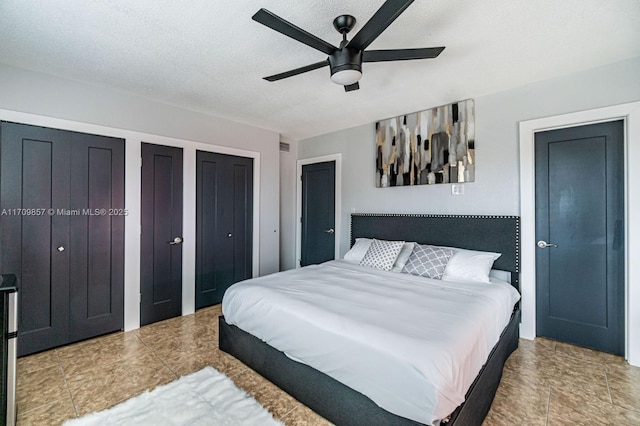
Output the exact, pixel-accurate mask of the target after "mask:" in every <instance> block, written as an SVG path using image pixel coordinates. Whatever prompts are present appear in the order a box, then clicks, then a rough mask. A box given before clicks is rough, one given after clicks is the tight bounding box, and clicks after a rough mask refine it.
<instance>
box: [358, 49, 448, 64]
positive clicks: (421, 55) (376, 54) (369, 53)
mask: <svg viewBox="0 0 640 426" xmlns="http://www.w3.org/2000/svg"><path fill="white" fill-rule="evenodd" d="M443 50H444V47H427V48H423V49H391V50H365V51H364V52H362V62H385V61H409V60H412V59H432V58H436V57H437V56H438V55H440V53H441V52H442V51H443Z"/></svg>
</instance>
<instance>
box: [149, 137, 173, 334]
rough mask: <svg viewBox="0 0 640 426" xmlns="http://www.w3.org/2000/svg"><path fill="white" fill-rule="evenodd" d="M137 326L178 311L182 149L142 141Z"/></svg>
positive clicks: (169, 315) (167, 316) (170, 315)
mask: <svg viewBox="0 0 640 426" xmlns="http://www.w3.org/2000/svg"><path fill="white" fill-rule="evenodd" d="M141 199H142V234H141V236H140V248H141V252H140V253H141V255H140V325H145V324H150V323H153V322H157V321H162V320H164V319H167V318H173V317H176V316H178V315H180V314H181V313H182V149H181V148H174V147H170V146H161V145H154V144H149V143H143V144H142V198H141Z"/></svg>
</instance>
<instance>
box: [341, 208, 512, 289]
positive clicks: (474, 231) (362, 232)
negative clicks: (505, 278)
mask: <svg viewBox="0 0 640 426" xmlns="http://www.w3.org/2000/svg"><path fill="white" fill-rule="evenodd" d="M356 238H376V239H379V240H404V241H415V242H417V243H421V244H432V245H440V246H449V247H460V248H465V249H470V250H481V251H491V252H496V253H502V256H500V258H498V260H496V262H495V263H494V265H493V267H494V269H500V270H503V271H508V272H511V284H512V285H513V286H514V287H515V288H516V289H517V290H520V218H519V217H518V216H473V215H469V216H466V215H460V216H457V215H421V214H370V213H354V214H352V215H351V245H352V246H353V244H354V242H355V239H356Z"/></svg>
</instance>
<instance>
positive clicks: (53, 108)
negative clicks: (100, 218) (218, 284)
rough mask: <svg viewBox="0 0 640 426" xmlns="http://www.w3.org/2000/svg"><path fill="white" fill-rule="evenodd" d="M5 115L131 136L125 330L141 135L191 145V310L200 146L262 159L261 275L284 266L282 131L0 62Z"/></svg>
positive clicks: (136, 250)
mask: <svg viewBox="0 0 640 426" xmlns="http://www.w3.org/2000/svg"><path fill="white" fill-rule="evenodd" d="M0 120H7V121H17V122H22V123H26V124H34V125H41V126H46V127H57V128H61V129H66V130H73V131H81V132H89V133H98V134H104V135H107V136H114V137H120V138H124V139H126V165H125V167H126V171H125V180H126V188H125V206H126V208H127V209H128V210H129V216H128V217H127V218H126V221H125V252H126V253H125V254H126V260H125V329H127V330H129V329H132V328H137V327H138V326H139V317H140V315H139V304H138V293H139V288H140V238H139V224H140V163H139V157H140V147H141V142H150V143H157V144H163V145H171V146H178V147H181V148H183V151H184V179H185V182H184V217H185V219H184V237H185V238H184V240H185V243H184V245H183V314H187V313H190V312H193V310H194V285H195V271H194V268H195V152H196V150H209V151H216V152H223V153H228V154H234V155H243V156H249V157H252V158H254V162H255V163H256V165H257V168H256V172H257V173H256V177H255V179H254V189H255V191H256V193H255V195H254V203H255V204H256V205H257V206H258V207H257V208H256V209H257V211H256V213H257V214H256V215H254V227H255V229H256V231H257V238H256V239H255V241H254V253H255V255H256V256H255V258H254V274H257V273H259V274H260V275H264V274H268V273H272V272H276V271H278V270H279V255H278V254H279V235H278V234H279V220H280V214H279V211H280V208H279V178H280V176H279V163H280V161H279V148H278V144H279V135H278V133H276V132H273V131H269V130H264V129H259V128H256V127H252V126H249V125H247V124H241V123H236V122H233V121H231V120H227V119H224V118H220V117H214V116H210V115H206V114H202V113H198V112H193V111H188V110H185V109H181V108H178V107H174V106H170V105H165V104H160V103H157V102H153V101H150V100H147V99H144V98H140V97H137V96H134V95H131V94H128V93H125V92H119V91H116V90H112V89H107V88H103V87H98V86H91V85H87V84H82V83H78V82H74V81H70V80H65V79H62V78H57V77H53V76H49V75H45V74H40V73H35V72H31V71H26V70H22V69H18V68H13V67H8V66H5V65H0Z"/></svg>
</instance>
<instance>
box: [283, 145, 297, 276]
mask: <svg viewBox="0 0 640 426" xmlns="http://www.w3.org/2000/svg"><path fill="white" fill-rule="evenodd" d="M281 141H282V142H285V143H288V144H289V149H290V151H289V152H283V151H281V152H280V270H281V271H285V270H287V269H293V268H295V267H296V230H297V229H298V227H297V224H298V222H297V220H296V183H297V176H296V158H297V156H298V143H297V142H296V141H294V140H291V139H287V138H281Z"/></svg>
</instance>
